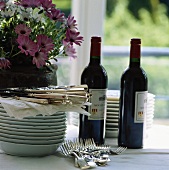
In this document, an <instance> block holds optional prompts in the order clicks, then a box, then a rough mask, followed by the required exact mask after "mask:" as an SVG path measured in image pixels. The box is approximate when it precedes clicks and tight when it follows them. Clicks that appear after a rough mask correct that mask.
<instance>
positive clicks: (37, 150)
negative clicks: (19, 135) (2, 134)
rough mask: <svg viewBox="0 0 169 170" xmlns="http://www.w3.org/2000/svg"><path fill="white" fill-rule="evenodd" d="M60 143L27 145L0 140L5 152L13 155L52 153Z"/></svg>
mask: <svg viewBox="0 0 169 170" xmlns="http://www.w3.org/2000/svg"><path fill="white" fill-rule="evenodd" d="M60 145H61V144H60V143H58V144H52V145H28V144H17V143H11V142H4V141H0V148H1V150H3V151H4V152H5V153H7V154H10V155H15V156H30V157H32V156H38V157H39V156H47V155H51V154H54V153H55V152H56V150H57V149H58V147H59V146H60Z"/></svg>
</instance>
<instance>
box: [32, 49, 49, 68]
mask: <svg viewBox="0 0 169 170" xmlns="http://www.w3.org/2000/svg"><path fill="white" fill-rule="evenodd" d="M47 59H48V57H47V54H46V53H44V52H41V51H39V52H36V53H35V55H34V56H33V60H32V63H33V64H36V67H37V68H40V67H42V66H44V65H45V64H46V60H47Z"/></svg>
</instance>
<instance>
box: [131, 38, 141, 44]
mask: <svg viewBox="0 0 169 170" xmlns="http://www.w3.org/2000/svg"><path fill="white" fill-rule="evenodd" d="M130 44H136V45H137V44H138V45H139V44H141V39H140V38H132V39H131V41H130Z"/></svg>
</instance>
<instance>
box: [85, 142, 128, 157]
mask: <svg viewBox="0 0 169 170" xmlns="http://www.w3.org/2000/svg"><path fill="white" fill-rule="evenodd" d="M85 148H89V149H91V150H92V149H93V150H100V151H103V152H107V153H109V154H111V155H120V154H122V153H123V152H124V151H126V149H127V147H122V146H120V147H118V148H117V149H115V150H114V149H112V148H111V147H110V146H109V145H96V144H95V142H94V139H86V141H85Z"/></svg>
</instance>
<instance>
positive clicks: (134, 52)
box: [129, 44, 141, 67]
mask: <svg viewBox="0 0 169 170" xmlns="http://www.w3.org/2000/svg"><path fill="white" fill-rule="evenodd" d="M140 46H141V44H131V47H130V64H129V66H130V67H140V57H141V54H140V53H141V52H140V51H141V50H140Z"/></svg>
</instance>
